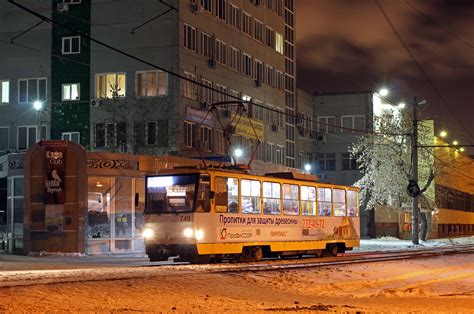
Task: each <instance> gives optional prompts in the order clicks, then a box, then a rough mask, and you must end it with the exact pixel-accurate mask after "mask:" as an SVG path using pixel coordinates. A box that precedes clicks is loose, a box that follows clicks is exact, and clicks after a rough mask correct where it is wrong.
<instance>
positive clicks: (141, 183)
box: [135, 179, 145, 238]
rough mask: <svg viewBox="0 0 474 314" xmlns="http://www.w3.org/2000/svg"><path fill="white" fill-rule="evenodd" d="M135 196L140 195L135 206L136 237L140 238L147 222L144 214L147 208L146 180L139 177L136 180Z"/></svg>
mask: <svg viewBox="0 0 474 314" xmlns="http://www.w3.org/2000/svg"><path fill="white" fill-rule="evenodd" d="M135 197H138V204H137V206H136V207H135V237H138V238H140V237H141V236H142V231H143V226H144V224H145V218H144V216H143V211H144V210H145V180H141V179H137V180H136V181H135Z"/></svg>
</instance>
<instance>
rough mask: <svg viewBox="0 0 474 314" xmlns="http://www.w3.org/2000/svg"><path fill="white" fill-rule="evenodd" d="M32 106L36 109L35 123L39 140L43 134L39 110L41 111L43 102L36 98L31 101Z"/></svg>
mask: <svg viewBox="0 0 474 314" xmlns="http://www.w3.org/2000/svg"><path fill="white" fill-rule="evenodd" d="M33 108H34V109H35V110H36V123H37V125H38V126H37V129H38V131H37V132H38V138H39V141H41V140H42V139H43V138H44V136H43V127H42V125H41V112H42V111H43V102H41V101H39V100H37V101H35V102H34V103H33Z"/></svg>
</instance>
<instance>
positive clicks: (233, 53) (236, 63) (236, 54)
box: [229, 46, 242, 72]
mask: <svg viewBox="0 0 474 314" xmlns="http://www.w3.org/2000/svg"><path fill="white" fill-rule="evenodd" d="M241 60H242V59H241V52H240V50H239V49H237V48H235V47H232V46H230V60H229V66H230V68H232V69H234V70H237V71H239V72H240V71H241V69H242V67H241V63H242V61H241Z"/></svg>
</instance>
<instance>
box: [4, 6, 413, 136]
mask: <svg viewBox="0 0 474 314" xmlns="http://www.w3.org/2000/svg"><path fill="white" fill-rule="evenodd" d="M8 1H9V2H10V3H12V4H13V5H15V6H17V7H19V8H21V9H22V10H24V11H26V12H28V13H29V14H31V15H33V16H36V17H37V18H39V19H41V20H44V21H45V22H48V23H51V24H56V25H58V26H60V27H62V28H64V29H67V30H69V31H71V32H73V33H75V34H77V35H80V36H82V37H84V38H86V39H88V40H90V41H91V42H94V43H96V44H99V45H101V46H103V47H106V48H108V49H110V50H112V51H114V52H116V53H118V54H121V55H124V56H126V57H128V58H130V59H133V60H135V61H138V62H140V63H143V64H145V65H147V66H149V67H152V68H155V69H158V70H161V71H163V72H166V73H168V74H170V75H172V76H175V77H177V78H179V79H180V80H184V81H188V82H191V83H192V84H195V85H197V86H199V87H201V88H205V89H208V90H210V91H213V92H215V93H219V94H222V95H224V96H226V97H228V98H230V99H234V100H235V101H236V102H239V103H247V104H250V105H252V106H255V107H260V108H263V109H265V110H268V111H272V112H274V113H277V114H283V115H284V116H287V117H291V118H294V119H298V120H306V121H308V122H311V123H314V122H316V121H314V120H313V119H308V118H301V117H298V115H295V114H290V113H288V112H287V111H279V110H276V109H274V108H270V107H267V106H264V105H261V104H256V103H255V102H252V101H243V100H242V99H240V98H239V97H236V96H234V95H232V94H228V93H224V92H223V91H221V90H219V89H216V88H214V87H211V86H207V85H205V84H203V83H201V82H198V81H195V80H193V79H190V78H188V77H186V76H184V75H181V74H179V73H176V72H173V71H171V70H168V69H166V68H164V67H161V66H158V65H155V64H153V63H151V62H149V61H146V60H144V59H142V58H140V57H137V56H135V55H132V54H130V53H128V52H126V51H124V50H122V49H119V48H115V47H113V46H112V45H109V44H107V43H105V42H103V41H101V40H98V39H95V38H93V37H91V36H90V35H88V34H84V33H82V32H80V31H78V30H76V29H74V28H73V27H71V26H68V25H65V24H63V23H60V22H57V21H53V20H52V19H51V18H49V17H46V16H44V15H41V14H39V13H37V12H35V11H33V10H31V9H29V8H28V7H26V6H24V5H22V4H19V3H17V2H15V1H14V0H8ZM316 123H319V124H322V125H327V126H331V127H334V128H336V129H341V130H347V131H352V132H357V133H366V134H376V135H386V136H406V135H408V134H398V133H384V132H375V131H368V130H358V129H354V128H345V127H342V126H338V125H330V124H328V123H323V122H316Z"/></svg>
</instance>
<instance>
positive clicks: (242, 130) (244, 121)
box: [232, 113, 264, 141]
mask: <svg viewBox="0 0 474 314" xmlns="http://www.w3.org/2000/svg"><path fill="white" fill-rule="evenodd" d="M235 116H236V113H232V121H234V122H233V123H232V126H233V127H234V129H235V133H236V134H237V135H241V136H243V137H246V138H253V139H257V137H258V139H259V140H260V141H263V129H264V127H263V122H261V121H257V120H254V119H249V118H248V117H246V116H241V117H235ZM239 118H240V119H239ZM249 120H250V121H249ZM237 122H238V123H237ZM250 122H252V123H250Z"/></svg>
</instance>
